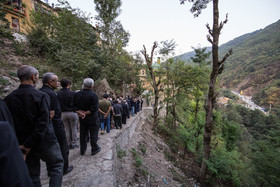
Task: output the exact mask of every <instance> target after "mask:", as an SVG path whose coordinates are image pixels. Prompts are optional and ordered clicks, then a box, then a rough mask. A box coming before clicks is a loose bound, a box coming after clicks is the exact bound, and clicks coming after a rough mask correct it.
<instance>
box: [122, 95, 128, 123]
mask: <svg viewBox="0 0 280 187" xmlns="http://www.w3.org/2000/svg"><path fill="white" fill-rule="evenodd" d="M121 105H122V110H123V112H122V124H126V118H127V117H128V116H129V110H128V105H127V102H126V100H125V99H124V100H123V102H122V104H121Z"/></svg>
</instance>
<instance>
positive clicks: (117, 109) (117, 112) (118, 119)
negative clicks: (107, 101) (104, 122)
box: [113, 99, 123, 129]
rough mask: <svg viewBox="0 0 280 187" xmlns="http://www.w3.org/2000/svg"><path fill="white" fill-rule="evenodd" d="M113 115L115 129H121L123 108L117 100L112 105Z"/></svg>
mask: <svg viewBox="0 0 280 187" xmlns="http://www.w3.org/2000/svg"><path fill="white" fill-rule="evenodd" d="M113 113H114V114H113V115H114V121H115V126H116V129H118V128H120V129H121V128H122V114H123V108H122V105H121V100H119V99H117V100H116V103H115V104H114V105H113Z"/></svg>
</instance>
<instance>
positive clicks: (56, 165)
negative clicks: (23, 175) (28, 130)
mask: <svg viewBox="0 0 280 187" xmlns="http://www.w3.org/2000/svg"><path fill="white" fill-rule="evenodd" d="M40 159H41V160H43V161H44V162H46V164H47V170H48V175H49V176H50V181H49V187H57V186H61V183H62V173H63V158H62V155H61V152H60V148H59V144H58V143H55V144H54V145H52V146H51V147H49V148H47V149H45V150H44V151H41V152H36V151H33V150H31V151H30V152H29V153H28V154H27V156H26V160H25V162H26V164H27V165H28V169H29V174H30V176H31V178H32V182H33V185H34V187H41V182H40V170H41V168H40V166H41V165H40Z"/></svg>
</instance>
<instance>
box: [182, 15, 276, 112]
mask: <svg viewBox="0 0 280 187" xmlns="http://www.w3.org/2000/svg"><path fill="white" fill-rule="evenodd" d="M229 49H232V50H233V54H232V55H231V56H230V57H229V58H228V60H227V61H226V63H225V70H224V72H223V73H222V74H221V76H220V83H221V84H222V85H223V86H225V87H227V88H229V89H232V90H235V91H241V90H242V91H243V93H244V94H245V95H248V96H253V100H254V101H255V102H256V103H258V104H260V105H262V106H266V107H268V106H269V105H272V106H275V105H279V104H280V101H279V97H280V20H279V21H277V22H276V23H274V24H271V25H269V26H267V27H266V28H264V29H260V30H257V31H254V32H252V33H248V34H245V35H242V36H240V37H237V38H235V39H233V40H231V41H229V42H227V43H225V44H223V45H221V46H220V51H219V54H220V55H221V58H222V55H223V54H225V53H226V52H227V51H228V50H229ZM191 55H193V52H189V53H185V54H183V55H180V56H178V58H180V59H182V60H184V61H188V60H189V59H190V57H191ZM277 98H278V99H277Z"/></svg>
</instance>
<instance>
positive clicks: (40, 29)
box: [28, 4, 100, 82]
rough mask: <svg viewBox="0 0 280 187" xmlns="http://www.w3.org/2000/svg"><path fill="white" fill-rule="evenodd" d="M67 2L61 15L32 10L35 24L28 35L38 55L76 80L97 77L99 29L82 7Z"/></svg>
mask: <svg viewBox="0 0 280 187" xmlns="http://www.w3.org/2000/svg"><path fill="white" fill-rule="evenodd" d="M63 5H64V6H65V7H63V8H61V11H59V12H58V15H55V14H53V13H49V12H47V11H46V10H41V11H37V12H33V13H32V15H31V23H32V24H33V25H34V26H33V27H31V29H30V31H29V34H28V38H29V41H30V47H31V49H33V52H34V53H35V54H36V55H38V56H43V57H45V58H47V59H48V61H49V63H51V64H53V65H55V66H58V67H60V68H61V69H62V70H63V72H65V73H66V72H67V74H68V76H69V77H71V78H72V79H73V82H75V81H80V80H81V79H82V78H84V77H93V76H92V74H94V75H95V73H96V74H97V75H98V74H99V73H98V72H100V70H99V69H98V67H99V66H100V65H98V64H97V63H96V59H97V58H98V52H99V47H98V46H97V36H96V32H95V31H94V28H93V27H92V26H91V25H90V24H89V23H88V21H89V18H87V17H85V16H84V15H83V13H82V12H81V11H80V10H79V9H72V8H71V7H70V5H69V4H63ZM94 78H95V77H94Z"/></svg>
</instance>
